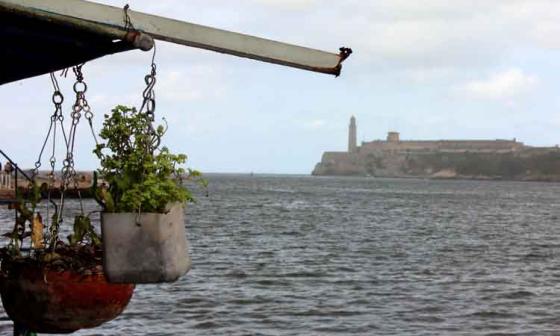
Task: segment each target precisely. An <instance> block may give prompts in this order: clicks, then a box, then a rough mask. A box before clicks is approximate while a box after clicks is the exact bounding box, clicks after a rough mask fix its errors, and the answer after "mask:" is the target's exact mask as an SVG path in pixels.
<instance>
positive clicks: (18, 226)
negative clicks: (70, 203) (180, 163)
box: [0, 66, 134, 333]
mask: <svg viewBox="0 0 560 336" xmlns="http://www.w3.org/2000/svg"><path fill="white" fill-rule="evenodd" d="M73 70H74V73H75V74H76V77H77V79H78V80H77V82H76V84H75V85H74V91H75V93H76V101H75V103H74V105H73V108H72V113H71V115H70V116H71V124H70V128H69V129H68V130H65V129H64V125H63V120H64V117H63V115H62V102H63V100H64V99H63V96H62V94H61V92H60V89H59V87H58V83H57V80H56V78H55V76H54V74H51V80H52V83H53V86H54V94H53V99H52V100H53V103H54V105H55V112H54V113H53V115H52V116H51V118H50V122H51V123H50V127H49V130H48V133H47V136H46V138H45V140H44V142H43V146H42V148H41V151H40V153H39V157H38V159H37V162H36V163H35V169H34V170H33V173H32V177H28V176H27V175H26V174H24V176H25V177H26V178H28V179H29V190H27V191H26V192H25V193H23V194H22V193H20V192H19V190H16V198H17V202H15V203H14V205H13V206H14V209H15V212H16V216H15V225H14V228H13V230H12V231H11V232H10V233H8V234H5V236H7V237H9V238H11V239H10V244H9V245H8V246H7V247H4V248H2V249H0V260H1V261H2V263H1V265H0V296H1V298H2V303H3V306H4V309H5V311H6V313H7V314H8V316H9V317H10V319H12V320H13V321H14V324H15V326H17V328H16V327H15V328H14V330H15V331H14V333H15V332H16V329H25V330H27V331H29V332H39V333H70V332H73V331H76V330H78V329H82V328H93V327H96V326H98V325H100V324H102V323H104V322H107V321H110V320H112V319H114V318H115V317H117V316H118V315H119V314H120V313H121V312H122V311H123V310H124V309H125V307H126V306H127V304H128V302H129V301H130V298H131V297H132V293H133V291H134V285H133V284H112V283H109V282H108V281H107V279H106V277H105V274H104V272H103V267H102V264H103V262H102V259H103V251H102V250H101V246H102V244H101V240H100V238H99V236H98V235H97V233H96V232H95V230H94V228H93V226H92V223H91V220H90V218H89V215H86V214H85V213H84V206H83V204H82V199H81V197H80V198H79V205H80V210H81V211H80V214H79V215H77V216H75V218H74V223H73V231H72V232H73V233H72V234H71V235H70V236H69V237H68V242H64V241H63V240H62V239H60V237H59V227H60V225H61V224H63V222H64V220H63V219H64V216H63V214H64V210H65V195H66V194H67V191H68V190H69V189H70V188H72V187H73V188H74V191H75V192H76V194H77V195H78V196H80V192H79V190H78V180H77V177H76V170H75V169H74V143H75V139H76V130H77V126H78V124H79V121H80V118H81V117H82V116H83V117H85V118H86V119H87V120H88V123H89V125H90V127H92V118H93V114H92V112H91V111H90V107H89V105H88V102H87V100H86V98H85V92H86V90H87V86H86V85H85V83H84V82H83V76H82V73H81V66H77V67H75V68H74V69H73ZM91 131H92V133H93V128H92V129H91ZM57 133H58V134H59V135H63V143H62V144H63V145H64V147H65V149H66V156H65V158H64V160H63V168H62V170H61V172H60V175H59V176H60V177H61V181H56V176H57V174H56V173H55V164H56V161H57V160H56V156H55V154H56V149H57V146H56V145H57V136H56V135H57ZM58 140H60V139H58ZM49 141H51V142H52V146H48V147H50V148H52V153H51V157H50V159H49V162H50V171H49V173H48V177H49V178H48V179H49V182H48V184H45V185H42V186H41V188H39V187H38V186H37V183H36V177H37V174H38V172H39V168H40V167H41V156H42V155H43V153H44V151H45V149H46V148H48V147H47V144H48V143H49ZM58 182H60V183H58ZM55 184H56V185H58V186H59V191H60V195H58V196H57V197H56V199H55V197H54V195H53V194H54V191H55ZM43 187H45V188H43ZM42 202H44V204H42V205H41V203H42ZM45 208H46V209H45ZM42 210H46V216H45V217H44V218H45V219H46V223H45V224H46V225H43V217H42V216H41V214H40V211H42ZM43 214H45V212H44V213H43ZM45 233H46V235H45ZM28 238H30V239H28ZM25 244H29V245H28V246H30V248H29V249H25V250H24V249H22V246H24V245H25Z"/></svg>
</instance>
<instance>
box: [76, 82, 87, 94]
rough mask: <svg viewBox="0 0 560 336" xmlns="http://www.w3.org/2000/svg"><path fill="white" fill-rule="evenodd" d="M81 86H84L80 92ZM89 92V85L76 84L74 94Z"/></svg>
mask: <svg viewBox="0 0 560 336" xmlns="http://www.w3.org/2000/svg"><path fill="white" fill-rule="evenodd" d="M79 84H82V90H79V88H80V87H79ZM86 91H87V84H86V83H85V82H76V83H74V92H76V93H85V92H86Z"/></svg>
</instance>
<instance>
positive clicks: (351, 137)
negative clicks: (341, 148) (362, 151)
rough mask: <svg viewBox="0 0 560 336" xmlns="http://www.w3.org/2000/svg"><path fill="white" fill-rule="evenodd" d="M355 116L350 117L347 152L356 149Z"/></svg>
mask: <svg viewBox="0 0 560 336" xmlns="http://www.w3.org/2000/svg"><path fill="white" fill-rule="evenodd" d="M356 138H357V137H356V118H354V116H352V118H350V126H349V127H348V152H349V153H353V152H355V151H356Z"/></svg>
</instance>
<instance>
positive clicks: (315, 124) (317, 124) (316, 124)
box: [303, 119, 327, 130]
mask: <svg viewBox="0 0 560 336" xmlns="http://www.w3.org/2000/svg"><path fill="white" fill-rule="evenodd" d="M326 125H327V122H326V121H325V120H323V119H315V120H311V121H307V122H304V123H303V127H304V128H306V129H310V130H317V129H321V128H323V127H325V126H326Z"/></svg>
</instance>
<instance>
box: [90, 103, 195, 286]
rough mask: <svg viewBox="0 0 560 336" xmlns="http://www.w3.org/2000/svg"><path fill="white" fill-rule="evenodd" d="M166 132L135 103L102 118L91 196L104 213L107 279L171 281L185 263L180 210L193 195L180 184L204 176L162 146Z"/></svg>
mask: <svg viewBox="0 0 560 336" xmlns="http://www.w3.org/2000/svg"><path fill="white" fill-rule="evenodd" d="M165 132H166V128H165V127H163V126H162V125H159V126H157V127H153V125H152V118H151V117H150V115H148V113H145V112H141V111H137V110H136V109H135V108H133V107H132V108H131V107H126V106H122V105H119V106H117V107H115V108H114V109H113V110H112V112H111V114H109V115H105V121H104V123H103V128H102V130H101V132H100V137H101V139H102V140H103V141H104V142H103V143H100V144H98V145H97V146H96V148H95V150H94V153H95V154H96V155H97V157H98V158H99V159H100V165H101V168H100V169H99V170H98V172H97V173H98V174H95V177H94V185H93V189H94V190H93V194H94V196H95V199H96V200H97V201H98V203H99V204H100V205H101V206H102V207H103V210H104V211H103V212H102V215H101V232H102V238H103V239H102V240H103V244H104V269H105V274H106V276H107V278H108V279H109V281H111V282H121V283H123V282H124V283H155V282H169V281H175V280H176V279H177V278H179V277H180V276H181V275H183V274H185V273H186V272H187V271H188V270H189V268H190V265H191V263H190V258H189V256H188V243H187V239H186V233H185V223H184V214H183V213H184V209H183V208H184V205H185V203H186V202H192V201H193V200H194V199H193V196H192V194H191V192H190V191H189V190H188V189H187V188H185V187H184V186H183V184H182V182H183V180H184V179H190V180H196V181H199V182H201V183H203V184H204V183H205V181H204V180H202V179H201V178H200V173H199V172H197V171H193V170H185V169H183V168H181V167H180V165H181V164H183V163H185V161H186V159H187V157H186V156H185V155H184V154H172V153H171V152H170V151H169V150H168V149H167V148H166V147H162V146H160V144H161V137H162V136H163V135H164V134H165ZM98 176H100V177H101V178H102V180H103V182H100V181H98Z"/></svg>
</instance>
